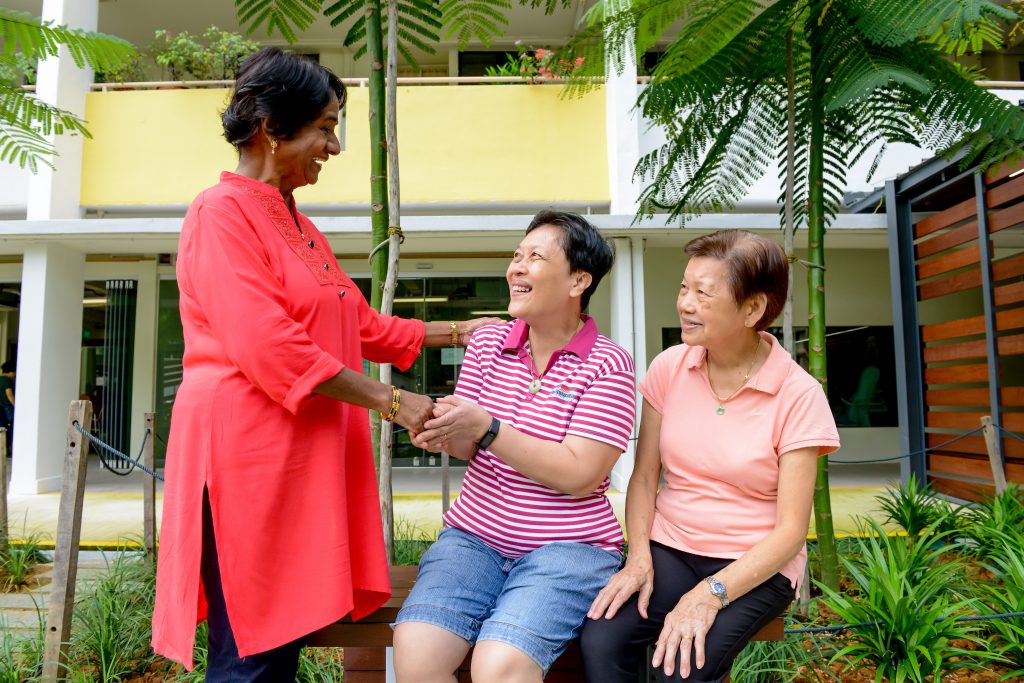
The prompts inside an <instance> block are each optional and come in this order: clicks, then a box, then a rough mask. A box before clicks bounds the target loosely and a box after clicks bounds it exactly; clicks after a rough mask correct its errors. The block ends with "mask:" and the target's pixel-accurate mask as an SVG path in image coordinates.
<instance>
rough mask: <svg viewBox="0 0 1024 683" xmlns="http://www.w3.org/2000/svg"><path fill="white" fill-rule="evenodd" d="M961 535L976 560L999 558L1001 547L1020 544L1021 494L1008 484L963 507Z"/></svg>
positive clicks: (1023, 538) (1023, 523)
mask: <svg viewBox="0 0 1024 683" xmlns="http://www.w3.org/2000/svg"><path fill="white" fill-rule="evenodd" d="M961 517H962V519H963V522H962V524H961V535H962V536H963V537H965V539H966V541H967V543H966V545H967V548H968V550H970V552H972V553H973V554H975V555H977V556H979V557H986V558H992V557H999V556H1000V555H1001V553H1002V551H1003V548H1004V546H1005V544H1007V543H1010V544H1011V545H1022V544H1024V491H1022V489H1021V487H1020V485H1019V484H1016V483H1011V484H1010V485H1009V486H1007V487H1006V490H1005V491H1003V492H1002V493H1000V494H997V495H993V496H989V497H987V498H985V499H984V500H982V501H980V502H978V503H975V504H972V505H969V506H965V507H964V508H963V511H962V512H961Z"/></svg>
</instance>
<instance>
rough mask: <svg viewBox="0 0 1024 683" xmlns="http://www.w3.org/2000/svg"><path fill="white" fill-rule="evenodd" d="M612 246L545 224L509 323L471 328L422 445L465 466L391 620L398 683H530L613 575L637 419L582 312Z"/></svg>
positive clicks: (612, 350)
mask: <svg viewBox="0 0 1024 683" xmlns="http://www.w3.org/2000/svg"><path fill="white" fill-rule="evenodd" d="M612 260H613V253H612V249H611V246H610V245H609V244H608V242H607V241H606V240H605V239H604V238H603V237H602V236H601V234H600V233H599V232H598V231H597V229H596V228H594V227H593V226H592V225H591V224H590V223H588V222H587V221H586V220H585V219H583V218H582V217H581V216H578V215H576V214H570V213H559V212H554V211H544V212H541V213H540V214H538V215H537V216H536V217H535V218H534V219H533V221H532V222H531V223H530V226H529V227H528V228H527V230H526V235H525V237H524V238H523V240H522V242H521V243H520V244H519V247H518V248H517V249H516V251H515V253H514V255H513V257H512V262H511V263H510V264H509V267H508V271H507V272H506V278H507V279H508V285H509V292H510V297H511V301H510V303H509V308H508V312H509V315H510V316H512V317H513V318H514V320H513V321H511V322H507V323H502V324H498V325H486V326H483V327H481V328H479V329H478V330H477V331H476V333H475V334H474V336H473V339H472V341H471V342H470V344H469V347H468V348H467V349H466V358H465V361H464V364H463V367H462V372H461V374H460V377H459V382H458V386H457V387H456V391H455V395H454V396H450V397H445V398H441V399H439V400H438V402H437V406H436V408H435V411H434V415H435V418H434V419H433V420H429V421H428V422H427V423H426V424H425V425H424V428H425V429H424V431H423V432H422V433H421V434H420V435H419V436H418V437H417V438H416V440H415V441H416V443H417V445H420V446H422V447H424V448H429V449H431V450H442V449H444V450H446V451H448V452H449V453H450V454H452V455H453V456H455V457H457V458H461V459H464V460H469V461H470V463H469V467H468V469H467V471H466V476H465V479H464V481H463V485H462V492H461V494H460V495H459V498H458V500H456V501H455V503H454V505H452V508H451V510H449V512H448V514H447V515H445V518H444V522H445V528H444V530H443V531H442V532H441V534H440V536H439V537H438V540H437V542H436V543H434V544H433V546H431V548H430V550H428V551H427V553H426V555H424V557H423V560H422V561H421V562H420V569H419V575H418V578H417V581H416V584H415V585H414V586H413V589H412V592H411V593H410V595H409V597H408V599H407V600H406V601H405V605H404V607H403V608H402V611H401V612H400V613H399V615H398V619H397V620H396V623H397V626H396V628H395V668H396V673H397V675H398V680H399V681H400V683H420V682H424V683H425V682H427V681H447V682H450V681H453V680H454V676H453V672H454V671H455V670H456V669H457V668H458V666H459V664H460V663H461V662H462V660H463V659H464V658H465V656H466V653H467V652H468V651H469V648H470V646H472V645H474V644H475V645H476V648H475V650H474V654H473V667H472V670H473V679H474V680H476V681H537V682H539V681H541V679H542V678H543V677H544V675H545V674H546V673H547V670H548V669H549V668H550V666H551V664H552V663H553V662H554V661H555V659H557V658H558V656H559V655H560V654H561V653H562V652H563V651H564V649H565V647H566V645H567V644H568V643H569V641H570V640H572V639H573V638H575V637H577V636H578V635H579V630H580V628H581V627H582V624H583V621H584V619H585V617H586V614H587V609H588V608H589V607H590V604H591V603H592V602H593V600H594V598H595V597H596V596H597V594H598V592H599V591H600V590H601V588H602V587H603V586H604V585H605V584H606V583H607V582H608V580H609V578H610V577H611V576H612V574H614V573H615V571H616V570H617V569H618V568H619V566H620V564H621V561H622V542H623V538H622V530H621V528H620V527H619V523H618V521H617V520H616V518H615V514H614V512H613V511H612V507H611V504H610V503H609V502H608V499H607V497H606V496H605V495H604V493H605V491H606V490H607V488H608V473H609V472H610V471H611V468H612V465H614V464H615V461H616V460H617V459H618V457H619V456H620V455H621V454H622V452H623V451H624V450H625V448H626V445H627V443H628V442H629V438H630V435H631V434H632V430H633V418H634V410H635V393H634V391H635V390H634V375H633V359H632V358H630V356H629V354H628V353H626V352H625V351H624V350H623V349H622V348H621V347H619V346H617V345H616V344H614V343H612V342H611V341H610V340H609V339H607V338H606V337H604V336H603V335H601V334H599V333H598V331H597V325H596V324H595V322H594V321H593V319H592V318H590V317H589V316H587V315H583V313H582V312H583V311H584V310H585V309H586V307H587V303H588V301H589V300H590V296H591V294H593V292H594V290H595V289H596V288H597V285H598V283H599V282H600V281H601V278H603V277H604V276H605V274H607V272H608V271H609V270H610V269H611V265H612Z"/></svg>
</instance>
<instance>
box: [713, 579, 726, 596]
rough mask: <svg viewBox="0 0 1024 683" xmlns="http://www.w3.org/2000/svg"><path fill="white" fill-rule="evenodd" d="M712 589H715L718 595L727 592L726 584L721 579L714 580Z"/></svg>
mask: <svg viewBox="0 0 1024 683" xmlns="http://www.w3.org/2000/svg"><path fill="white" fill-rule="evenodd" d="M711 590H712V591H714V592H715V593H716V594H717V595H723V594H725V584H724V583H722V582H721V581H712V582H711Z"/></svg>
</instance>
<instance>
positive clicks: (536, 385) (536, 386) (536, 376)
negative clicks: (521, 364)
mask: <svg viewBox="0 0 1024 683" xmlns="http://www.w3.org/2000/svg"><path fill="white" fill-rule="evenodd" d="M530 374H532V375H533V379H532V380H530V393H531V394H537V393H538V392H539V391H540V387H541V377H543V376H544V375H542V374H541V373H540V371H539V370H537V361H535V360H534V359H533V345H532V344H531V345H530Z"/></svg>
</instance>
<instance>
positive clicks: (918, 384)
mask: <svg viewBox="0 0 1024 683" xmlns="http://www.w3.org/2000/svg"><path fill="white" fill-rule="evenodd" d="M972 176H973V178H972ZM968 179H971V180H973V190H974V194H975V200H976V202H977V218H978V244H979V249H980V269H981V288H982V299H983V304H984V319H985V342H986V356H987V359H986V360H987V362H988V375H989V402H990V410H991V415H992V422H993V424H1002V411H1001V406H1000V397H1001V391H1000V390H1001V385H1000V379H999V340H998V338H997V334H996V319H995V300H994V293H993V286H992V250H991V248H990V243H989V240H990V235H989V233H988V212H987V209H988V207H987V204H986V199H985V191H986V188H985V177H984V173H983V172H981V171H979V170H978V169H977V168H972V169H969V170H966V171H961V170H960V169H959V168H957V159H955V158H954V159H951V160H949V161H946V160H942V159H932V160H931V161H928V162H925V163H924V164H921V165H920V166H918V167H917V168H915V169H912V170H911V171H908V172H907V173H906V174H904V175H903V176H900V177H899V178H896V179H895V180H890V181H888V182H887V183H886V184H885V188H884V190H882V191H881V192H876V193H874V194H872V195H871V196H869V197H867V198H865V199H864V200H862V201H861V202H860V203H861V204H863V205H865V206H867V205H869V204H871V203H872V202H874V203H877V201H878V199H879V194H881V193H884V198H885V210H886V215H887V216H888V227H889V271H890V279H891V286H892V311H893V336H894V342H895V350H896V396H897V400H898V414H899V423H900V450H901V451H902V452H903V453H907V454H909V456H910V457H909V458H907V459H905V460H903V461H901V462H902V464H901V476H902V479H903V480H904V481H906V480H907V478H908V477H909V475H911V474H914V475H915V476H916V477H917V480H918V481H919V482H922V483H923V482H925V481H927V478H926V476H927V471H928V455H927V453H926V445H927V442H926V434H925V402H924V392H925V381H924V358H923V354H924V344H923V341H922V339H921V327H920V320H919V316H918V301H917V272H916V268H915V263H914V223H913V207H914V205H915V204H917V203H919V202H922V201H924V200H926V199H929V198H934V197H937V196H939V193H941V192H943V191H948V190H949V189H950V188H952V187H953V186H954V185H958V184H959V185H963V184H964V183H965V182H966V181H968ZM996 441H997V443H998V444H999V446H998V448H999V451H998V452H999V457H1000V459H1001V460H1002V461H1003V462H1004V464H1005V454H1004V453H1003V446H1002V439H997V440H996Z"/></svg>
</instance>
